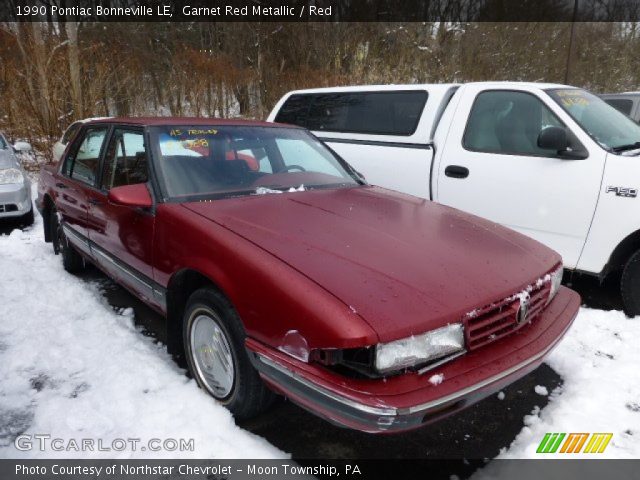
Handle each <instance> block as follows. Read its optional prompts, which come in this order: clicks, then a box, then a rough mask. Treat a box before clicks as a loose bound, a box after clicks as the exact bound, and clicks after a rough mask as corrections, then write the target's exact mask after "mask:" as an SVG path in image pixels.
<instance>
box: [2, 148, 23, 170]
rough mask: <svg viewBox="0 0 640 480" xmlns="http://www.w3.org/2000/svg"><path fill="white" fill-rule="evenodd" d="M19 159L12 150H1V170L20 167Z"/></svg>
mask: <svg viewBox="0 0 640 480" xmlns="http://www.w3.org/2000/svg"><path fill="white" fill-rule="evenodd" d="M18 166H19V163H18V159H17V158H16V156H15V155H14V154H13V152H11V151H10V150H0V169H2V168H10V167H18Z"/></svg>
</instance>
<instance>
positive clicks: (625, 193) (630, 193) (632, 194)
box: [607, 187, 638, 198]
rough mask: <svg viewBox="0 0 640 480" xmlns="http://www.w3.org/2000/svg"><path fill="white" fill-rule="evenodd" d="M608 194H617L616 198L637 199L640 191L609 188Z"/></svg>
mask: <svg viewBox="0 0 640 480" xmlns="http://www.w3.org/2000/svg"><path fill="white" fill-rule="evenodd" d="M607 193H615V194H616V197H627V198H636V197H637V196H638V189H637V188H629V187H607Z"/></svg>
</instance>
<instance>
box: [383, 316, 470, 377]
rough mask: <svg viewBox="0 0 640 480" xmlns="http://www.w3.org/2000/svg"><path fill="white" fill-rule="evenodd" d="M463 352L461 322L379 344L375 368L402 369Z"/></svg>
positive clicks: (384, 369)
mask: <svg viewBox="0 0 640 480" xmlns="http://www.w3.org/2000/svg"><path fill="white" fill-rule="evenodd" d="M461 351H464V329H463V327H462V324H461V323H453V324H450V325H447V326H446V327H442V328H438V329H437V330H431V331H430V332H427V333H424V334H422V335H415V336H411V337H408V338H403V339H401V340H395V341H393V342H389V343H379V344H378V345H376V355H375V357H376V360H375V366H376V370H377V371H378V372H380V373H384V372H390V371H393V370H400V369H402V368H407V367H412V366H415V365H419V364H421V363H425V362H429V361H431V360H437V359H438V358H442V357H446V356H449V355H451V354H454V353H457V352H461Z"/></svg>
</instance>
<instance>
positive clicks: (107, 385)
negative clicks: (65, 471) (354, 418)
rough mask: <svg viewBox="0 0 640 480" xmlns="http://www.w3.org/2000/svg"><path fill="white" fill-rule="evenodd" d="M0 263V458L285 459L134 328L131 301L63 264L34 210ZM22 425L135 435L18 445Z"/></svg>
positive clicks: (43, 430)
mask: <svg viewBox="0 0 640 480" xmlns="http://www.w3.org/2000/svg"><path fill="white" fill-rule="evenodd" d="M34 191H35V187H34ZM0 272H2V280H1V286H2V288H0V458H4V457H9V458H22V457H38V458H46V457H57V458H64V457H71V458H79V457H85V456H86V457H89V456H94V457H104V458H139V457H150V456H155V457H163V456H164V457H170V458H176V457H187V456H188V457H193V458H272V457H275V458H285V454H283V453H282V452H280V451H279V450H277V449H276V448H275V447H273V446H271V445H270V444H269V443H267V442H266V441H265V440H263V439H261V438H259V437H257V436H255V435H253V434H251V433H249V432H247V431H245V430H242V429H240V428H239V427H237V426H236V425H235V423H234V421H233V418H232V417H231V415H230V414H229V412H228V411H227V410H226V409H224V408H223V407H222V406H220V405H218V404H216V403H215V402H214V401H213V400H211V398H210V397H208V396H207V395H206V394H205V393H203V392H202V391H201V390H199V389H198V388H197V386H196V384H195V383H194V381H193V380H189V379H188V378H187V377H185V375H184V373H183V372H182V371H181V370H180V369H179V368H178V367H177V366H176V365H175V363H173V361H172V360H171V358H170V356H169V355H168V354H167V353H166V350H165V349H164V347H159V346H157V345H155V344H154V343H153V342H152V340H150V339H149V338H147V337H145V336H143V335H142V334H141V333H140V332H139V331H138V330H136V328H135V327H134V326H133V318H132V312H131V311H130V310H127V311H125V312H124V314H120V315H119V314H117V313H115V312H114V311H113V309H112V308H111V307H109V306H108V305H107V304H106V302H105V300H104V299H103V298H102V296H101V295H100V293H99V292H98V291H97V289H96V288H95V287H93V286H91V285H88V284H87V283H86V282H84V281H82V280H81V279H78V278H75V277H74V276H72V275H69V274H67V273H66V272H64V270H63V269H62V264H61V261H60V258H59V257H57V256H54V255H53V253H52V248H51V244H45V243H44V240H43V234H42V225H41V218H40V216H39V215H36V224H35V225H34V226H33V227H31V228H30V229H28V230H26V231H24V232H22V231H20V230H14V231H13V232H12V233H11V234H10V235H9V236H6V235H2V236H0ZM21 433H25V434H49V435H51V437H52V438H62V439H63V440H64V443H63V444H58V446H60V445H62V446H63V447H66V446H68V445H69V444H68V442H69V441H70V440H75V441H77V442H78V443H80V442H81V439H83V438H89V439H95V441H96V442H97V440H98V439H102V441H103V442H104V443H103V446H111V445H112V443H111V442H112V441H113V440H114V439H125V440H126V441H127V442H129V439H140V443H139V444H138V447H137V450H136V451H130V450H125V451H122V452H116V451H110V452H94V453H91V452H87V453H78V452H76V451H74V450H70V451H51V450H49V451H47V452H40V451H38V450H35V449H34V450H31V451H24V452H23V451H19V450H17V449H16V448H15V446H14V438H15V437H16V436H17V435H19V434H21ZM151 439H162V440H164V439H176V440H177V441H179V440H180V439H185V441H187V442H188V441H189V439H194V442H193V445H194V447H195V450H194V451H191V452H187V451H183V452H180V451H174V452H158V453H151V452H150V451H149V450H147V451H146V452H142V451H141V448H140V447H142V446H145V445H148V443H147V442H148V441H149V440H151ZM134 442H135V440H134ZM34 443H37V442H34ZM114 445H115V446H116V448H119V446H120V445H121V443H118V444H114ZM156 445H157V443H155V442H154V443H153V444H152V445H151V446H152V447H153V446H156ZM169 447H170V448H173V447H172V445H171V444H169ZM71 448H73V446H71ZM96 448H97V447H96ZM187 448H188V447H187Z"/></svg>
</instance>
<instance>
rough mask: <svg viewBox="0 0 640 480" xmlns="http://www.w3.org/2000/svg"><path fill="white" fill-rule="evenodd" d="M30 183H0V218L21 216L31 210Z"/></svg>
mask: <svg viewBox="0 0 640 480" xmlns="http://www.w3.org/2000/svg"><path fill="white" fill-rule="evenodd" d="M31 208H32V207H31V184H30V183H29V182H28V181H25V183H24V184H22V185H16V184H9V185H0V218H13V217H21V216H23V215H25V214H27V213H29V212H30V211H31Z"/></svg>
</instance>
